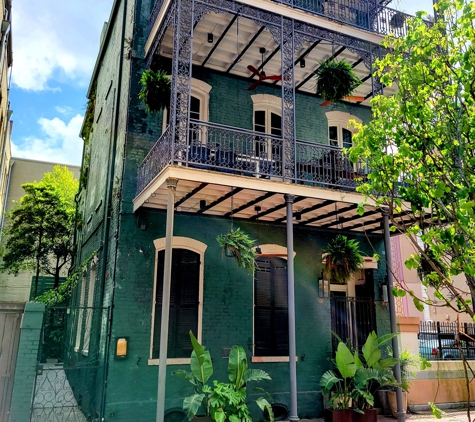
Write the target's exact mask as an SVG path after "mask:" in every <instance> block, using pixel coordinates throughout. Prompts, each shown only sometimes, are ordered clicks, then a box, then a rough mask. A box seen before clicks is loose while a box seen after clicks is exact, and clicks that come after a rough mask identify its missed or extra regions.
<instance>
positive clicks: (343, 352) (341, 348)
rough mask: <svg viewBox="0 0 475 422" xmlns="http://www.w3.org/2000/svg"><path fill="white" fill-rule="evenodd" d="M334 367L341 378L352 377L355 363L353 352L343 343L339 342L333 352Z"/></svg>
mask: <svg viewBox="0 0 475 422" xmlns="http://www.w3.org/2000/svg"><path fill="white" fill-rule="evenodd" d="M335 361H336V367H337V368H338V371H339V372H340V374H341V376H342V377H343V378H350V377H354V376H355V373H356V364H355V358H354V356H353V354H352V353H351V352H350V349H348V346H347V345H346V344H345V343H339V344H338V348H337V351H336V354H335Z"/></svg>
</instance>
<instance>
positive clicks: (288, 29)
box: [280, 17, 295, 180]
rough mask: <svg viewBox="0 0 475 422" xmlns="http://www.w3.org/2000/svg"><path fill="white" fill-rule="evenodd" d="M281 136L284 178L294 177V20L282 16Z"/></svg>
mask: <svg viewBox="0 0 475 422" xmlns="http://www.w3.org/2000/svg"><path fill="white" fill-rule="evenodd" d="M280 45H281V57H282V59H281V60H282V136H283V142H284V155H283V157H282V158H283V168H284V180H291V179H293V177H294V160H293V157H294V154H295V152H294V149H295V145H294V141H295V89H294V87H295V77H294V50H295V49H294V21H293V20H291V19H287V18H284V17H282V27H281V41H280Z"/></svg>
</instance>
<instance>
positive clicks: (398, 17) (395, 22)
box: [389, 11, 406, 28]
mask: <svg viewBox="0 0 475 422" xmlns="http://www.w3.org/2000/svg"><path fill="white" fill-rule="evenodd" d="M405 23H406V15H405V14H404V13H402V12H399V11H396V13H394V15H392V16H391V19H390V20H389V25H391V27H393V28H402V27H403V26H404V24H405Z"/></svg>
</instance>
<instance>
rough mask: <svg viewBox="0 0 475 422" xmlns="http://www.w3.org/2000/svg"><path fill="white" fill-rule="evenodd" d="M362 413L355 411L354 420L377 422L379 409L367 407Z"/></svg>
mask: <svg viewBox="0 0 475 422" xmlns="http://www.w3.org/2000/svg"><path fill="white" fill-rule="evenodd" d="M363 412H364V415H363V414H362V413H358V412H354V415H353V421H354V422H377V421H378V409H365V410H363Z"/></svg>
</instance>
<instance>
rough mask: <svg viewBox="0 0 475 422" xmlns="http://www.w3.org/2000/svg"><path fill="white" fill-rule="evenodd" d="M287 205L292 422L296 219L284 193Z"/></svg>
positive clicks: (293, 403) (293, 408) (293, 410)
mask: <svg viewBox="0 0 475 422" xmlns="http://www.w3.org/2000/svg"><path fill="white" fill-rule="evenodd" d="M284 198H285V202H286V205H287V215H286V217H287V284H288V286H287V288H288V298H287V300H288V312H289V370H290V415H289V420H290V421H291V422H294V421H298V420H299V417H298V413H297V364H296V359H297V352H296V346H295V288H294V220H293V211H292V204H293V202H294V198H295V196H294V195H284Z"/></svg>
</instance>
